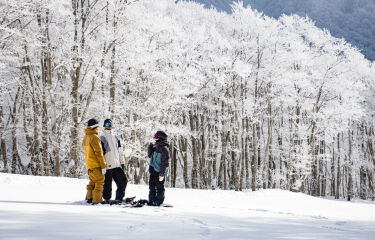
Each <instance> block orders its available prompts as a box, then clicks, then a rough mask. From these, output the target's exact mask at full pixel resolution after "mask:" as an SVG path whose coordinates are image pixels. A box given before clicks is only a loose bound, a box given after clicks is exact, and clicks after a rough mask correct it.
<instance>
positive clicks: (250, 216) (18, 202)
mask: <svg viewBox="0 0 375 240" xmlns="http://www.w3.org/2000/svg"><path fill="white" fill-rule="evenodd" d="M87 182H88V180H85V179H72V178H56V177H35V176H25V175H15V174H13V175H12V174H0V186H1V191H2V194H1V195H0V216H1V218H0V219H1V220H0V222H1V224H0V235H1V239H2V240H7V239H70V240H72V239H80V240H81V239H124V238H126V239H137V240H141V239H371V238H372V237H373V236H374V234H375V229H374V227H373V226H374V223H375V219H374V217H373V216H374V212H375V204H374V203H372V202H366V201H361V200H357V201H354V202H346V201H335V200H331V199H322V198H314V197H311V196H307V195H304V194H301V193H292V192H288V191H282V190H275V189H274V190H271V189H270V190H263V191H256V192H250V191H246V192H235V191H221V190H219V191H212V190H192V189H171V188H167V189H166V202H167V203H169V204H172V205H174V208H159V207H148V206H146V207H143V208H124V207H122V206H108V205H97V206H93V205H89V204H86V203H85V202H84V201H83V199H84V196H85V192H86V190H85V187H86V184H87ZM114 185H115V184H114ZM147 194H148V187H147V186H146V185H132V184H130V185H128V187H127V190H126V197H131V196H137V198H147Z"/></svg>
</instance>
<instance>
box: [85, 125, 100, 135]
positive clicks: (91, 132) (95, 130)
mask: <svg viewBox="0 0 375 240" xmlns="http://www.w3.org/2000/svg"><path fill="white" fill-rule="evenodd" d="M83 132H84V133H85V134H86V135H90V134H96V135H97V134H98V133H99V131H98V129H92V128H91V127H89V126H87V127H86V128H85V129H83Z"/></svg>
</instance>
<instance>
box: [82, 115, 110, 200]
mask: <svg viewBox="0 0 375 240" xmlns="http://www.w3.org/2000/svg"><path fill="white" fill-rule="evenodd" d="M98 128H99V122H98V121H97V120H96V119H90V120H89V121H88V123H87V127H86V128H85V129H84V130H83V132H84V133H85V134H86V135H85V137H84V138H83V142H82V147H83V152H84V154H85V163H86V169H87V171H88V174H89V178H90V182H89V184H88V185H87V194H86V200H87V202H88V203H93V204H98V203H101V202H103V199H102V192H103V184H104V174H105V172H106V163H105V160H104V157H103V150H102V144H101V141H100V138H99V136H98Z"/></svg>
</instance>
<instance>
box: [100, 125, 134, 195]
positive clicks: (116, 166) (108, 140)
mask: <svg viewBox="0 0 375 240" xmlns="http://www.w3.org/2000/svg"><path fill="white" fill-rule="evenodd" d="M104 127H105V129H104V132H103V134H102V135H101V136H100V140H101V142H102V148H103V155H104V159H105V161H106V163H107V172H106V174H105V181H104V191H103V198H104V200H106V201H108V200H110V199H111V196H112V179H113V180H114V181H115V183H116V185H117V191H116V199H115V200H118V201H122V200H123V198H124V196H125V189H126V186H127V183H128V181H127V179H126V175H125V172H126V168H125V159H124V155H123V153H122V149H121V143H120V140H119V139H118V138H117V137H116V136H115V135H114V134H113V131H112V121H111V120H110V119H106V120H105V121H104Z"/></svg>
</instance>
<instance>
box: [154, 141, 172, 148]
mask: <svg viewBox="0 0 375 240" xmlns="http://www.w3.org/2000/svg"><path fill="white" fill-rule="evenodd" d="M164 146H167V147H169V143H168V141H167V140H164V141H162V142H156V143H155V147H156V148H159V147H164Z"/></svg>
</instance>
